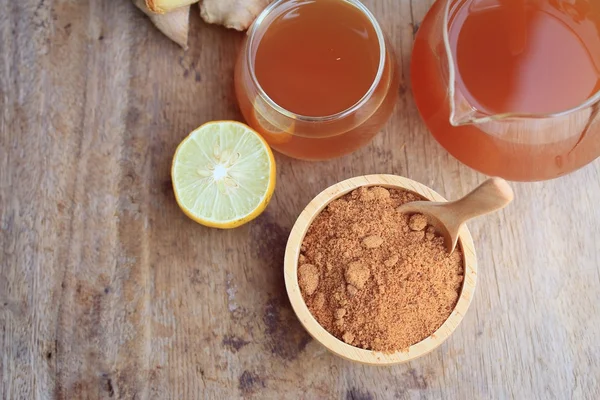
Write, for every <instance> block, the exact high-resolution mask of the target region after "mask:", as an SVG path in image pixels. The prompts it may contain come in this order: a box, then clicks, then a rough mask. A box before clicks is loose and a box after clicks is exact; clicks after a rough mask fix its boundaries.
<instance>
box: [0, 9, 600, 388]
mask: <svg viewBox="0 0 600 400" xmlns="http://www.w3.org/2000/svg"><path fill="white" fill-rule="evenodd" d="M365 3H366V5H367V6H369V7H370V8H371V9H372V10H373V13H374V14H375V15H376V17H377V18H378V19H379V21H380V23H381V25H382V26H383V28H384V29H385V31H386V32H387V33H388V36H389V38H390V41H391V43H392V45H393V46H394V48H395V49H396V51H397V54H398V58H399V61H400V65H401V74H402V78H403V84H402V86H401V89H400V99H399V102H398V105H397V107H396V110H395V113H394V116H393V118H392V120H391V121H390V122H389V123H388V124H387V125H386V127H385V128H384V130H383V131H382V132H381V134H379V135H378V136H377V137H376V138H375V140H374V141H373V143H372V144H370V145H369V146H367V147H366V148H364V149H362V150H360V151H358V152H357V153H355V154H352V155H350V156H347V157H344V158H341V159H338V160H333V161H330V162H323V163H308V162H298V161H294V160H290V159H288V158H286V157H282V156H277V162H278V187H277V189H276V191H275V197H274V199H273V201H272V203H271V205H270V206H269V208H268V209H267V211H266V213H265V214H263V215H262V216H261V217H260V218H258V219H257V220H255V221H254V222H252V223H250V224H248V225H246V226H244V227H241V228H239V229H236V230H232V231H226V232H223V231H217V230H211V229H206V228H203V227H201V226H198V225H197V224H195V223H194V222H192V221H190V220H189V219H187V218H186V217H185V216H184V215H183V214H182V213H181V212H180V211H179V209H178V208H177V205H176V203H175V201H174V198H173V194H172V189H171V183H170V177H169V170H170V163H171V157H172V154H173V152H174V150H175V147H176V145H177V144H178V143H179V142H180V140H182V139H183V138H184V137H185V136H186V135H187V133H189V132H190V131H191V130H192V129H194V128H196V127H197V126H199V125H200V124H201V123H203V122H206V121H208V120H213V119H239V118H240V114H239V111H238V109H237V107H236V102H235V97H234V94H233V82H232V79H233V64H234V59H235V56H236V54H237V49H238V46H239V44H240V41H241V38H242V34H241V33H238V32H233V31H227V30H225V29H223V28H219V27H216V26H211V25H206V24H203V23H201V22H200V20H199V17H198V13H197V12H192V27H191V35H190V43H189V44H190V49H189V50H188V51H187V52H183V51H182V50H180V49H179V48H178V47H177V46H176V45H175V44H173V43H171V42H170V41H169V40H168V39H167V38H165V37H163V36H162V35H161V34H160V33H159V32H157V31H156V30H155V29H154V28H153V27H152V24H151V23H150V22H149V21H148V20H147V18H146V17H145V16H144V15H143V14H142V13H140V12H139V11H138V10H136V9H135V7H134V6H133V4H131V2H129V1H118V0H95V1H91V0H78V1H74V0H19V1H8V0H0V5H2V13H1V14H0V113H1V114H0V115H1V116H0V399H52V398H57V399H110V398H119V399H134V398H135V399H184V398H186V399H187V398H189V399H195V398H203V399H235V398H256V399H279V398H290V399H295V398H299V399H317V398H333V399H394V398H395V399H421V398H423V399H467V398H473V399H484V398H485V399H492V398H493V399H507V398H515V399H537V398H539V399H571V398H573V399H595V398H598V393H599V392H600V381H599V379H600V378H599V377H600V346H599V345H598V343H600V309H599V308H598V304H599V303H600V291H599V290H598V285H599V283H600V272H599V265H600V256H599V253H600V250H599V248H600V244H599V239H598V238H599V237H600V211H599V209H598V207H597V199H598V198H599V196H600V162H598V161H596V162H594V163H593V164H591V165H589V166H588V167H586V168H584V169H582V170H580V171H577V172H575V173H574V174H571V175H569V176H566V177H563V178H561V179H558V180H554V181H550V182H544V183H532V184H516V185H514V189H515V201H514V202H513V203H512V204H511V205H510V206H509V207H508V208H506V209H504V210H502V211H501V212H499V213H497V214H493V215H490V216H487V217H485V218H483V219H480V220H475V221H473V222H472V223H470V224H469V228H470V230H471V233H472V234H473V238H474V241H475V248H476V251H477V254H478V259H479V270H478V283H477V290H476V293H475V297H474V299H473V302H472V304H471V307H470V309H469V312H468V313H467V315H466V316H465V318H464V320H463V322H462V323H461V325H460V327H459V328H458V329H457V330H456V332H455V333H454V334H453V336H452V337H451V338H450V339H449V340H448V341H446V342H445V343H444V345H442V346H441V347H440V348H438V349H437V350H436V351H434V352H432V353H431V354H429V355H428V356H426V357H424V358H422V359H419V360H417V361H413V362H410V363H408V364H404V365H400V366H395V367H389V368H387V367H386V368H374V367H367V366H361V365H356V364H353V363H350V362H347V361H344V360H343V359H341V358H338V357H336V356H334V355H332V354H330V353H328V352H326V351H325V350H324V349H323V348H322V347H321V346H320V345H319V344H317V343H316V342H314V341H312V340H311V339H310V337H309V336H308V334H307V333H306V332H305V331H304V330H303V329H302V327H301V325H300V323H299V322H298V321H297V320H296V318H295V317H294V314H293V312H292V310H291V308H290V305H289V303H288V301H287V299H286V295H285V289H284V283H283V254H284V249H285V243H286V239H287V235H288V233H289V231H290V229H291V227H292V225H293V223H294V221H295V219H296V217H297V216H298V214H299V213H300V211H301V210H302V209H303V208H304V206H305V205H306V204H307V203H308V202H309V201H310V200H311V199H312V198H313V197H314V196H315V195H316V194H317V193H319V192H320V191H321V190H323V189H324V188H326V187H327V186H329V185H331V184H333V183H336V182H338V181H340V180H343V179H346V178H350V177H353V176H357V175H365V174H371V173H392V174H399V175H404V176H407V177H409V178H411V179H414V180H417V181H420V182H422V183H424V184H426V185H427V186H430V187H432V188H433V189H435V190H437V191H438V192H440V193H441V194H442V195H444V197H446V198H449V199H455V198H458V197H460V196H461V195H463V194H464V193H466V192H467V191H468V190H470V189H472V188H473V187H475V186H476V185H477V184H478V183H480V182H482V181H483V180H484V177H483V176H481V175H479V174H477V173H475V172H473V171H472V170H470V169H468V168H466V167H464V166H462V165H460V164H459V163H458V162H457V161H456V160H454V159H453V158H452V157H451V156H449V155H448V154H447V153H446V152H445V151H444V150H443V149H442V148H441V147H440V146H439V145H437V144H436V143H435V141H434V140H433V139H432V137H431V136H430V134H429V133H428V132H427V130H426V128H425V126H424V124H423V123H422V122H421V120H420V119H419V116H418V114H417V111H416V108H415V105H414V102H413V99H412V95H411V92H410V85H409V82H410V80H409V70H408V66H409V61H410V53H411V46H412V40H413V36H414V33H415V32H416V30H417V29H418V25H419V21H421V20H422V18H423V17H424V15H425V13H426V12H427V9H428V7H429V6H430V5H431V0H368V1H365Z"/></svg>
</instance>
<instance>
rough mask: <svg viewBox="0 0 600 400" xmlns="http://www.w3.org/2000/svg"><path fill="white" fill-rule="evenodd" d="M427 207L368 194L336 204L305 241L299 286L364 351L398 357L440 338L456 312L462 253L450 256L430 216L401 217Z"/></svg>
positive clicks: (404, 197)
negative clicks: (403, 209)
mask: <svg viewBox="0 0 600 400" xmlns="http://www.w3.org/2000/svg"><path fill="white" fill-rule="evenodd" d="M416 200H422V198H420V197H419V196H417V195H415V194H413V193H410V192H407V191H402V190H395V189H385V188H383V187H371V188H366V187H361V188H359V189H357V190H355V191H353V192H352V193H349V194H347V195H346V196H344V197H342V198H340V199H337V200H335V201H332V202H331V203H330V204H329V205H328V206H327V207H326V208H325V209H324V210H323V211H322V212H321V213H320V214H319V215H318V216H317V218H316V219H315V220H314V222H313V223H312V225H311V226H310V228H309V229H308V232H307V234H306V236H305V238H304V241H303V243H302V247H301V254H300V258H299V263H298V265H299V266H298V281H299V283H300V288H301V292H302V295H303V297H304V300H305V302H306V304H307V305H308V308H309V310H310V311H311V313H312V314H313V316H314V317H315V318H316V319H317V321H318V322H319V323H320V324H321V325H322V326H323V327H324V328H325V329H326V330H327V331H329V332H330V333H331V334H333V335H334V336H336V337H337V338H339V339H341V340H343V341H345V342H346V343H348V344H351V345H353V346H356V347H361V348H364V349H369V350H376V351H382V352H386V353H392V352H395V351H398V350H404V349H406V348H408V347H409V346H411V345H413V344H415V343H417V342H419V341H421V340H423V339H425V338H426V337H428V336H429V335H431V334H432V333H434V332H435V331H436V330H437V329H438V328H439V327H440V326H441V325H442V324H443V323H444V322H445V321H446V319H448V317H449V316H450V313H451V312H452V310H453V309H454V306H455V305H456V302H457V301H458V297H459V294H460V290H461V287H462V282H463V275H464V267H463V263H462V252H461V250H460V248H457V249H456V250H455V251H454V253H452V255H449V254H448V253H447V251H446V248H445V246H444V240H443V238H442V237H441V236H439V235H438V234H437V233H435V231H434V229H433V227H431V226H428V225H427V219H426V218H425V216H423V215H420V214H415V215H412V216H408V215H406V214H403V213H400V212H398V211H396V209H397V208H398V206H400V205H401V204H404V203H407V202H410V201H416Z"/></svg>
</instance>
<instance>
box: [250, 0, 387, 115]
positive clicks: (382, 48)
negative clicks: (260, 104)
mask: <svg viewBox="0 0 600 400" xmlns="http://www.w3.org/2000/svg"><path fill="white" fill-rule="evenodd" d="M286 1H289V0H276V1H274V2H272V3H271V4H269V5H268V6H267V7H266V8H265V9H264V10H263V11H262V12H261V13H260V14H259V15H258V17H256V19H255V20H254V22H253V23H252V26H251V27H250V28H249V29H248V32H247V35H248V40H247V42H246V46H245V49H244V53H245V58H246V63H247V65H248V71H249V74H250V78H251V79H252V84H254V85H255V87H256V89H257V91H258V95H259V96H260V97H261V98H262V100H263V101H265V102H266V103H267V105H269V106H270V107H271V108H273V109H274V110H275V111H277V112H278V113H280V114H282V115H284V116H286V117H288V118H290V119H294V120H299V121H303V122H329V121H334V120H338V119H342V118H344V117H347V116H348V115H350V114H352V113H353V112H355V111H357V110H358V109H360V108H361V107H363V106H364V105H365V104H366V103H367V101H368V100H369V99H370V98H371V97H372V96H373V94H374V93H375V90H376V89H377V86H378V85H379V83H380V82H381V79H382V78H383V72H384V70H385V65H386V62H387V49H386V42H385V36H384V34H383V30H382V29H381V27H380V26H379V22H377V19H375V16H374V15H373V14H372V13H371V11H370V10H369V9H368V8H367V7H366V6H365V5H364V4H362V3H361V2H360V1H359V0H339V1H343V2H346V3H349V4H351V5H353V6H355V7H356V8H358V9H359V10H360V11H361V12H362V13H363V14H364V15H365V16H366V17H367V18H368V19H369V22H370V23H371V25H372V26H373V29H375V33H376V34H377V42H378V43H379V66H378V68H377V74H376V75H375V78H374V79H373V83H372V84H371V86H370V87H369V90H367V92H366V93H365V94H364V95H363V96H362V97H361V98H360V99H359V100H358V101H357V102H356V103H354V104H353V105H352V106H350V107H348V108H347V109H345V110H342V111H339V112H337V113H335V114H330V115H323V116H309V115H302V114H297V113H294V112H292V111H289V110H287V109H286V108H284V107H282V106H280V105H279V104H277V103H276V102H275V101H274V100H273V99H271V97H269V95H267V93H266V92H265V91H264V89H263V88H262V86H261V85H260V83H259V82H258V78H257V77H256V73H255V71H254V56H253V51H252V49H253V48H254V46H255V43H254V42H255V41H256V35H257V33H258V32H259V31H260V28H262V26H263V25H264V23H265V19H266V18H267V16H268V15H269V14H271V13H272V12H273V11H274V10H275V9H276V8H277V7H278V6H279V5H281V3H283V2H286ZM267 28H268V26H267ZM256 45H257V44H256Z"/></svg>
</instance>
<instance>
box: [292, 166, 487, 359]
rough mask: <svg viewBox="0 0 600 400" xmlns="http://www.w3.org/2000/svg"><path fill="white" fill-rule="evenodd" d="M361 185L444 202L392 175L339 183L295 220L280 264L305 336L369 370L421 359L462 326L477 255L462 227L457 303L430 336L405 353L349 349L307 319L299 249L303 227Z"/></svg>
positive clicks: (420, 186) (428, 190) (311, 318)
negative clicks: (369, 368) (300, 279)
mask: <svg viewBox="0 0 600 400" xmlns="http://www.w3.org/2000/svg"><path fill="white" fill-rule="evenodd" d="M362 186H367V187H369V186H382V187H387V188H396V189H403V190H408V191H410V192H413V193H415V194H418V195H420V196H422V197H424V198H426V199H428V200H430V201H447V200H446V199H445V198H444V197H442V196H441V195H440V194H439V193H437V192H436V191H434V190H433V189H431V188H429V187H427V186H425V185H423V184H421V183H419V182H416V181H413V180H411V179H408V178H404V177H401V176H397V175H365V176H359V177H355V178H350V179H347V180H345V181H342V182H339V183H337V184H335V185H332V186H330V187H329V188H327V189H325V190H324V191H322V192H321V193H320V194H318V195H317V196H316V197H315V198H314V199H313V200H312V201H311V202H310V203H309V204H308V205H307V206H306V208H305V209H304V210H303V211H302V213H301V214H300V215H299V217H298V219H297V220H296V223H295V224H294V227H293V228H292V231H291V232H290V236H289V239H288V242H287V246H286V250H285V259H284V279H285V286H286V291H287V294H288V297H289V299H290V303H291V305H292V308H293V310H294V312H295V313H296V316H297V317H298V319H299V320H300V323H301V324H302V325H303V326H304V328H305V329H306V331H307V332H308V333H309V334H310V335H311V336H312V337H313V338H314V339H315V340H316V341H318V342H319V343H321V344H322V345H323V346H325V348H326V349H327V350H329V351H331V352H332V353H334V354H336V355H337V356H340V357H342V358H345V359H347V360H350V361H355V362H358V363H362V364H369V365H394V364H400V363H405V362H408V361H411V360H414V359H416V358H419V357H422V356H424V355H426V354H428V353H430V352H431V351H433V350H434V349H436V348H437V347H438V346H440V345H441V344H442V343H443V342H444V341H446V340H447V339H448V338H449V337H450V336H451V335H452V333H453V332H454V330H455V329H456V328H457V327H458V325H459V324H460V322H461V321H462V319H463V317H464V315H465V313H466V311H467V309H468V308H469V305H470V304H471V300H472V298H473V294H474V292H475V286H476V281H477V256H476V254H475V246H474V244H473V238H472V236H471V233H470V232H469V229H468V228H467V227H466V226H465V225H463V227H462V228H461V230H460V232H459V243H460V245H461V248H462V252H463V265H464V269H465V270H464V278H463V285H462V288H461V292H460V295H459V299H458V301H457V303H456V305H455V307H454V309H453V310H452V313H451V314H450V316H449V317H448V319H446V321H445V322H444V323H443V324H442V325H441V326H440V327H439V328H438V329H437V330H436V331H435V332H434V333H433V334H431V335H430V336H429V337H427V338H425V339H423V340H422V341H420V342H418V343H415V344H413V345H412V346H410V347H409V348H408V350H406V351H404V350H400V351H397V352H395V353H391V354H386V353H383V352H379V351H372V350H365V349H361V348H358V347H355V346H352V345H349V344H347V343H345V342H343V341H341V340H339V339H338V338H336V337H335V336H333V335H332V334H331V333H329V332H328V331H327V330H326V329H325V328H323V327H322V326H321V325H320V324H319V323H318V322H317V320H316V319H315V318H314V316H313V315H312V314H311V312H310V310H309V309H308V306H307V305H306V303H305V302H304V298H303V297H302V294H301V292H300V286H299V284H298V257H299V255H300V246H301V245H302V241H303V240H304V236H305V235H306V232H307V231H308V228H309V227H310V225H311V224H312V222H313V221H314V219H315V218H316V217H317V215H319V213H320V212H321V211H322V210H323V209H324V208H325V207H326V206H327V205H328V204H329V203H330V202H331V201H333V200H335V199H338V198H340V197H342V196H344V195H346V194H348V193H350V192H351V191H353V190H355V189H357V188H359V187H362Z"/></svg>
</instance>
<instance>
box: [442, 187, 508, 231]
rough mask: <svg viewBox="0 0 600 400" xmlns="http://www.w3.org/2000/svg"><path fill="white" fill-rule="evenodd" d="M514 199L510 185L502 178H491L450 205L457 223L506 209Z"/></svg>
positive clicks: (449, 207)
mask: <svg viewBox="0 0 600 400" xmlns="http://www.w3.org/2000/svg"><path fill="white" fill-rule="evenodd" d="M513 198H514V193H513V191H512V189H511V188H510V186H509V185H508V183H507V182H506V181H505V180H504V179H502V178H497V177H494V178H490V179H487V180H486V181H485V182H483V183H482V184H481V185H479V186H477V187H476V188H475V189H473V190H472V191H471V192H470V193H469V194H467V195H466V196H464V197H463V198H462V199H459V200H456V201H454V202H451V203H448V205H447V207H448V209H450V210H451V211H452V214H453V217H454V218H455V221H456V222H458V223H459V224H460V223H464V222H465V221H467V220H469V219H471V218H474V217H478V216H480V215H485V214H489V213H491V212H493V211H496V210H499V209H501V208H504V207H506V206H507V205H508V204H509V203H510V202H511V201H512V200H513Z"/></svg>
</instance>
